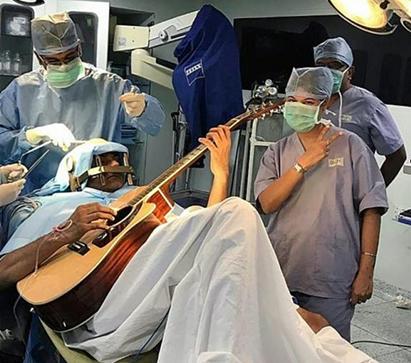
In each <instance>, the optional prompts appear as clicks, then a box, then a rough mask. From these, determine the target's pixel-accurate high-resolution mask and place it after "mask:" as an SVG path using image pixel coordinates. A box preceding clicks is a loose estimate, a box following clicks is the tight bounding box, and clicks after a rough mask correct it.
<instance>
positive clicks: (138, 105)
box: [119, 92, 146, 117]
mask: <svg viewBox="0 0 411 363" xmlns="http://www.w3.org/2000/svg"><path fill="white" fill-rule="evenodd" d="M119 99H120V102H122V103H123V104H124V107H125V109H126V112H127V114H128V115H129V116H130V117H138V116H140V115H141V114H142V113H143V112H144V110H145V109H146V98H145V97H144V93H134V92H128V93H124V94H123V95H121V96H120V98H119Z"/></svg>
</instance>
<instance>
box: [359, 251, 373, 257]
mask: <svg viewBox="0 0 411 363" xmlns="http://www.w3.org/2000/svg"><path fill="white" fill-rule="evenodd" d="M361 254H362V255H364V256H370V257H372V258H376V257H377V255H376V254H374V253H370V252H361Z"/></svg>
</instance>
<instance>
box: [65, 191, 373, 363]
mask: <svg viewBox="0 0 411 363" xmlns="http://www.w3.org/2000/svg"><path fill="white" fill-rule="evenodd" d="M171 298H172V303H171V309H170V312H169V315H168V319H167V324H166V327H165V330H163V331H162V332H161V333H164V334H163V337H162V336H161V335H162V334H159V335H157V336H156V338H155V339H154V340H153V342H152V343H151V344H150V345H149V346H148V349H151V348H152V347H153V346H155V345H156V344H157V343H158V342H159V340H160V339H161V337H162V338H163V342H162V345H161V351H160V356H159V360H158V362H160V363H174V362H176V363H177V362H178V363H185V362H186V363H193V362H197V363H200V362H201V363H217V362H218V363H234V362H235V363H240V362H241V363H253V362H255V363H264V362H267V363H271V362H273V363H274V362H281V363H317V362H318V363H337V362H339V363H365V362H374V361H372V360H371V359H369V358H368V357H367V356H366V355H365V354H363V353H361V352H359V351H357V350H355V349H354V348H353V347H352V346H351V345H350V344H348V343H346V342H345V341H344V340H343V339H342V338H341V337H339V335H338V333H336V332H335V331H334V330H333V329H332V328H326V329H323V330H322V331H321V332H320V333H319V334H317V335H316V334H314V333H313V332H312V331H311V329H310V328H309V327H308V325H307V324H306V323H305V322H304V321H303V320H302V319H301V318H300V316H299V315H298V313H297V312H296V310H295V306H294V304H293V303H292V301H291V297H290V294H289V292H288V289H287V287H286V284H285V281H284V278H283V275H282V273H281V270H280V267H279V264H278V261H277V259H276V257H275V254H274V252H273V249H272V247H271V243H270V241H269V239H268V236H267V234H266V231H265V228H264V225H263V224H262V222H261V220H260V217H259V216H258V213H257V212H256V211H255V209H254V208H253V207H251V205H250V204H248V203H247V202H244V201H242V200H240V199H238V198H230V199H227V200H226V201H224V202H222V203H221V204H218V205H216V206H213V207H212V208H207V209H204V210H201V211H196V212H194V213H192V214H189V215H185V216H181V217H180V218H177V219H175V220H173V221H172V222H169V223H167V224H165V225H163V226H161V227H159V228H157V229H156V230H155V232H154V233H153V234H152V235H151V237H150V238H149V240H148V241H147V242H146V243H145V245H144V246H143V247H142V248H141V249H140V251H139V252H138V253H137V254H136V255H135V256H134V258H133V259H132V261H131V262H130V263H129V265H128V266H127V268H126V269H125V271H124V272H123V274H122V275H121V276H120V278H119V280H118V281H117V283H116V284H115V285H114V286H113V288H112V290H111V291H110V293H109V295H108V296H107V298H106V300H105V302H104V303H103V305H102V307H101V308H100V310H99V311H98V313H97V314H96V315H95V316H94V318H93V319H92V320H91V321H90V322H89V323H88V324H87V326H84V327H82V328H79V329H77V330H75V331H73V332H70V333H66V334H64V339H65V341H66V344H68V345H69V346H71V347H75V348H79V349H83V350H86V351H88V352H89V353H90V354H91V355H92V356H94V357H95V359H97V360H98V361H99V362H103V363H106V362H107V363H111V362H114V361H116V360H118V359H120V358H122V357H125V356H127V355H130V354H133V353H136V351H138V350H139V349H140V348H141V347H142V346H143V344H144V343H145V342H146V341H147V339H148V337H149V336H150V335H151V334H152V332H153V331H154V330H155V328H156V327H157V326H158V324H159V322H160V321H161V319H162V318H163V317H164V315H165V314H166V312H167V310H168V308H169V306H170V301H171Z"/></svg>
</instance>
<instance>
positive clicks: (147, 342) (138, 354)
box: [134, 307, 170, 359]
mask: <svg viewBox="0 0 411 363" xmlns="http://www.w3.org/2000/svg"><path fill="white" fill-rule="evenodd" d="M169 312H170V307H169V308H168V309H167V312H166V314H165V315H164V317H163V319H161V321H160V324H158V326H157V328H156V329H155V330H154V332H153V333H152V334H151V335H150V337H149V338H148V339H147V341H146V342H145V343H144V344H143V346H142V347H141V348H140V350H139V351H138V352H137V354H136V355H135V356H134V358H135V359H137V358H138V357H139V356H140V354H141V353H142V352H143V350H144V349H145V348H146V346H147V345H148V344H149V343H150V342H151V340H152V339H153V338H154V336H155V335H156V333H157V331H158V330H159V329H160V327H161V325H163V323H164V321H165V320H166V318H167V316H168V313H169Z"/></svg>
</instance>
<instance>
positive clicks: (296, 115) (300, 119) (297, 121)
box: [284, 102, 321, 132]
mask: <svg viewBox="0 0 411 363" xmlns="http://www.w3.org/2000/svg"><path fill="white" fill-rule="evenodd" d="M320 105H321V104H320ZM320 105H318V106H315V105H305V104H304V103H301V102H286V103H285V106H284V118H285V120H286V121H287V123H288V125H289V126H290V127H291V128H292V129H293V130H294V131H296V132H309V131H311V130H312V129H313V128H314V126H315V125H316V123H317V122H318V114H319V112H320Z"/></svg>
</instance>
